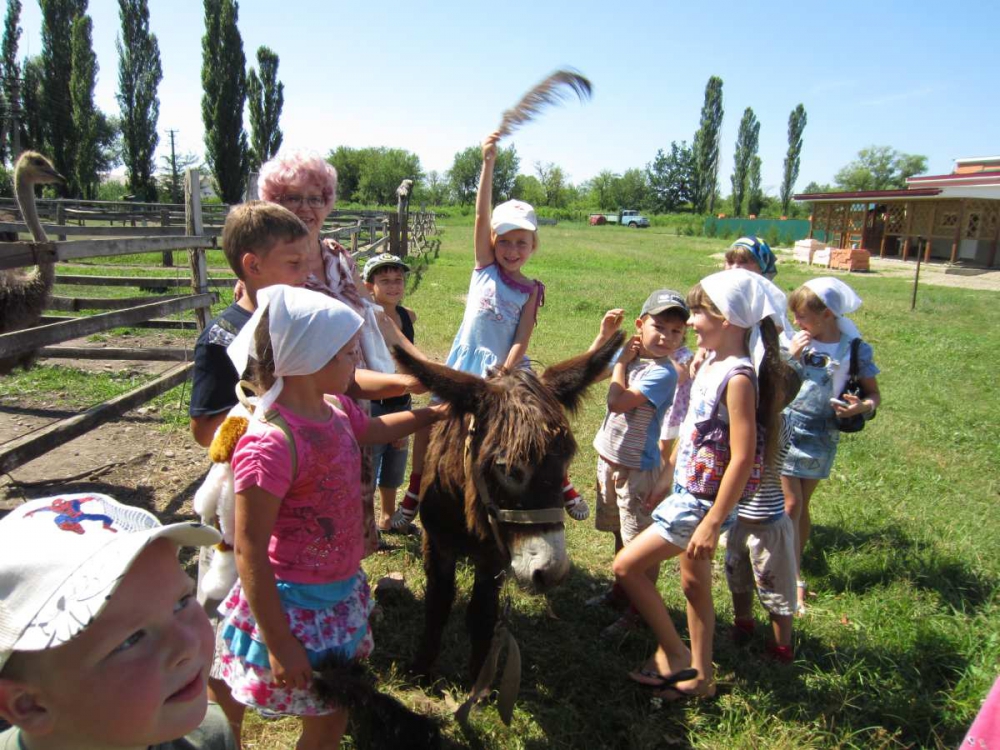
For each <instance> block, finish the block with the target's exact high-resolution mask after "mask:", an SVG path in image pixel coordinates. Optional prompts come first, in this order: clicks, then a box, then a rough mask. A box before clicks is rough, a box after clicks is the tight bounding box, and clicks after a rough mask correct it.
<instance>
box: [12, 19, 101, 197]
mask: <svg viewBox="0 0 1000 750" xmlns="http://www.w3.org/2000/svg"><path fill="white" fill-rule="evenodd" d="M39 5H40V6H41V9H42V54H41V60H42V89H41V100H40V102H38V103H39V104H40V105H41V122H42V125H43V128H44V133H45V143H46V146H47V148H48V150H49V156H50V157H51V158H52V163H53V164H54V165H55V168H56V169H57V170H59V172H61V173H62V174H63V175H65V176H66V178H67V180H68V181H69V183H70V184H69V185H65V186H63V185H60V186H57V187H56V190H57V192H58V193H59V194H60V195H64V196H65V195H67V194H68V192H69V191H70V190H72V187H73V183H74V181H75V179H74V174H75V154H76V146H77V143H76V130H75V128H74V126H73V106H72V101H73V99H72V96H71V93H70V78H71V76H72V70H73V63H72V37H73V21H74V20H75V19H76V18H77V17H78V16H81V15H83V14H84V13H85V12H86V11H87V0H39ZM25 108H26V109H27V103H25Z"/></svg>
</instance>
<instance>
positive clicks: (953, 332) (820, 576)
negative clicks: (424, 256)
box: [0, 218, 1000, 748]
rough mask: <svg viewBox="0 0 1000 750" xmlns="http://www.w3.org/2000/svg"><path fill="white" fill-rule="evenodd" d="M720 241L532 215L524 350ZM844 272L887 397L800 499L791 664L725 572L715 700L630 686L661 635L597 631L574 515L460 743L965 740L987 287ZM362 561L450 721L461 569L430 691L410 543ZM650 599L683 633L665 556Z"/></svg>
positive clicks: (983, 462) (988, 490)
mask: <svg viewBox="0 0 1000 750" xmlns="http://www.w3.org/2000/svg"><path fill="white" fill-rule="evenodd" d="M442 226H443V229H444V233H443V234H442V236H441V240H442V245H441V248H440V254H439V257H437V258H436V259H435V260H433V261H432V262H431V263H430V265H429V267H427V268H426V270H424V272H423V273H421V274H420V276H419V278H415V279H413V280H412V282H411V287H415V289H412V291H411V293H410V294H409V296H408V302H407V304H408V305H410V306H412V307H413V308H415V309H416V311H417V313H418V315H419V321H418V323H417V337H418V338H417V341H418V344H419V345H420V346H421V347H422V348H423V349H424V350H425V351H427V352H429V353H431V354H433V355H436V356H439V357H441V358H443V356H444V355H445V354H446V353H447V349H448V347H449V345H450V343H451V338H452V337H453V335H454V333H455V330H456V329H457V326H458V324H459V322H460V320H461V316H462V311H463V307H464V298H465V293H466V290H467V287H468V282H469V274H470V272H471V269H472V244H471V236H472V228H471V223H470V221H469V220H468V219H460V218H456V219H450V220H447V221H445V222H442ZM724 244H725V243H723V242H720V241H717V240H709V239H700V238H681V237H677V236H675V235H674V233H672V232H669V231H668V230H667V229H665V228H653V229H650V230H645V231H631V230H628V229H623V228H618V227H588V226H583V225H576V224H560V225H558V226H555V227H544V228H543V229H542V233H541V248H540V250H539V252H538V253H537V255H536V256H535V257H534V258H533V259H532V260H531V261H530V263H529V264H528V266H527V268H526V272H527V273H528V275H529V276H533V277H537V278H540V279H542V280H543V281H545V283H546V285H547V287H548V291H547V298H546V304H545V307H544V308H542V311H541V313H540V323H539V326H538V328H537V330H536V332H535V334H534V336H533V338H532V341H531V345H530V348H529V355H530V356H531V357H532V358H533V359H535V360H537V361H538V362H539V364H540V367H543V366H545V365H548V364H552V363H555V362H558V361H560V360H561V359H563V358H565V357H568V356H570V355H572V354H575V353H577V352H580V351H582V350H584V349H585V348H586V347H587V346H588V345H589V343H590V341H591V340H592V338H593V336H594V334H595V333H596V329H597V325H598V322H599V321H600V318H601V315H602V314H603V312H604V311H605V310H606V309H608V308H611V307H624V308H626V309H627V310H628V311H629V312H630V313H631V314H632V316H634V314H635V313H636V312H637V311H638V309H639V307H640V305H641V304H642V301H643V300H644V298H645V297H646V295H647V294H648V293H649V292H650V291H651V290H653V289H655V288H659V287H663V286H666V287H672V288H675V289H678V290H681V291H684V290H686V289H687V288H688V287H689V286H691V285H692V284H693V283H695V282H696V281H698V279H699V278H701V277H702V276H704V275H706V274H708V273H710V272H712V271H714V270H716V269H717V268H718V267H719V259H718V258H717V257H713V256H714V255H715V254H716V253H719V252H720V251H721V250H722V249H724ZM814 273H815V272H814V271H813V269H809V268H805V267H799V266H796V265H794V264H791V263H785V264H782V265H781V267H780V273H779V275H778V278H777V282H778V283H779V285H780V286H781V287H782V288H783V289H785V290H788V291H790V290H791V289H793V288H795V287H796V286H798V285H799V284H801V283H802V282H803V281H804V280H805V279H807V278H809V276H810V275H814ZM849 283H851V284H852V285H853V286H854V287H855V289H857V291H858V292H859V294H860V295H861V296H862V297H863V298H864V300H865V304H864V306H863V307H862V308H861V310H860V311H859V312H858V313H857V314H856V315H855V316H854V317H855V319H856V321H857V322H858V325H859V327H860V328H861V330H862V331H863V332H864V334H865V338H866V339H868V340H869V341H871V343H872V344H873V346H874V349H875V357H876V361H877V363H878V365H879V366H880V367H881V368H882V375H880V377H879V383H880V385H881V388H882V393H883V404H884V405H883V407H882V408H880V410H879V416H878V418H877V419H876V420H875V421H873V422H871V423H870V424H869V425H868V427H867V428H866V429H865V430H864V431H863V432H862V433H860V434H857V435H847V436H844V438H843V439H842V441H841V448H840V454H839V456H838V459H837V464H836V466H835V468H834V473H833V476H832V477H831V479H830V480H829V481H827V482H824V483H823V484H822V485H821V486H820V489H819V490H818V492H817V494H816V496H815V497H814V499H813V509H814V510H813V523H814V527H813V537H812V542H811V547H810V548H809V550H807V554H806V559H805V561H804V566H803V567H804V575H805V577H806V578H807V579H808V580H809V582H810V585H811V587H812V588H813V589H814V590H815V591H816V594H817V595H816V597H815V598H814V599H813V600H812V603H811V608H810V612H809V614H808V615H807V616H806V617H804V618H801V619H797V620H796V623H795V625H796V633H795V647H796V657H797V658H796V662H795V663H794V665H791V666H776V665H774V664H772V663H769V662H768V661H766V660H765V659H764V658H763V646H764V632H765V630H764V623H765V621H766V618H765V617H764V615H763V613H762V611H761V610H760V609H759V608H758V609H757V611H756V616H757V619H758V624H759V634H758V640H757V641H756V642H754V643H753V644H752V645H751V646H750V647H749V648H748V649H737V648H736V647H735V646H733V645H732V644H731V643H730V642H729V640H728V638H727V635H726V634H727V628H728V625H729V623H730V621H731V617H732V608H731V604H730V599H729V595H728V592H727V590H726V588H725V582H724V580H723V577H722V575H721V569H720V570H719V571H718V572H719V573H720V575H718V576H717V578H716V587H715V597H716V608H717V612H718V615H719V618H718V630H717V633H716V650H715V660H716V663H717V665H718V677H719V680H720V691H719V696H718V697H717V699H715V700H714V701H711V702H696V703H686V704H681V705H678V704H671V705H665V706H660V705H657V703H656V702H655V701H651V700H650V696H649V694H648V693H645V692H643V691H642V690H641V689H640V688H638V687H636V686H635V685H633V684H632V683H631V682H630V681H628V679H627V678H626V672H627V671H628V670H629V669H631V668H633V667H635V666H636V665H637V664H639V663H640V662H641V661H642V660H643V658H644V657H645V656H646V655H647V654H648V653H649V651H650V650H651V649H652V648H653V642H652V639H651V637H650V636H649V635H648V633H647V632H645V631H638V632H635V633H632V634H630V635H628V636H625V637H623V638H622V639H620V640H616V641H606V640H604V639H602V638H600V636H599V632H600V630H601V628H603V627H604V626H605V625H607V624H609V623H610V622H611V621H612V620H613V619H614V618H615V614H614V613H612V612H610V611H601V610H594V609H591V608H587V607H585V606H584V605H583V602H584V600H585V599H587V598H588V597H590V596H592V595H593V594H594V593H595V592H597V591H599V590H601V589H602V588H603V587H605V586H606V585H607V584H608V583H609V582H610V580H611V574H610V564H611V559H612V541H611V538H610V537H609V536H606V535H601V534H599V533H598V532H596V531H595V530H594V529H593V526H592V524H591V523H590V522H589V521H588V522H584V523H572V522H570V527H569V528H568V537H569V545H570V551H571V555H572V558H573V563H574V570H573V572H572V574H571V575H570V577H569V579H568V580H567V582H566V583H565V584H564V585H563V586H562V587H560V588H559V589H558V590H556V591H555V592H553V593H552V594H551V595H550V596H549V597H548V599H547V600H545V599H540V598H533V597H528V596H526V595H523V594H520V593H518V592H513V594H512V596H513V615H512V620H513V622H512V627H513V632H514V634H515V637H516V638H517V640H518V642H519V644H520V648H521V652H522V657H523V660H524V668H523V677H522V688H521V694H520V698H519V700H518V703H517V708H516V711H515V716H514V722H513V725H512V726H511V727H510V728H507V727H504V726H503V725H502V724H501V723H500V721H499V719H498V717H497V714H496V711H495V710H494V709H493V708H492V707H490V706H487V707H485V708H483V709H481V710H478V711H476V712H475V713H474V714H473V718H472V722H471V725H470V727H469V729H468V730H466V731H464V732H463V731H462V730H461V729H460V728H459V727H458V726H457V725H456V724H454V723H453V722H450V721H449V722H447V723H446V725H445V727H446V732H447V734H448V736H449V737H450V738H451V739H452V740H454V741H455V742H456V743H457V744H459V745H469V746H472V747H482V748H543V747H556V748H578V747H579V748H604V747H616V748H659V747H699V748H701V747H704V748H731V747H748V748H751V747H752V748H757V747H761V748H763V747H766V748H775V747H786V748H828V747H858V748H862V747H863V748H869V747H876V748H879V747H885V748H890V747H891V748H895V747H941V748H944V747H955V746H956V745H957V744H958V742H959V741H960V740H961V737H962V735H963V733H964V731H965V728H966V727H967V726H968V724H969V722H970V721H971V720H972V718H973V716H974V715H975V713H976V711H977V710H978V707H979V703H980V701H981V700H982V698H983V697H984V696H985V693H986V691H987V690H988V688H989V685H990V684H991V683H992V681H993V679H994V677H995V676H996V674H997V672H998V658H1000V626H998V615H1000V612H998V600H997V582H998V574H1000V510H998V503H997V501H998V499H1000V498H998V493H1000V480H998V477H1000V474H998V473H997V470H996V467H997V466H998V464H1000V421H998V419H997V414H998V413H1000V410H998V405H1000V397H998V395H997V388H996V362H997V352H998V351H1000V309H998V305H997V302H998V298H997V295H996V294H995V293H988V292H974V291H966V290H959V289H946V288H941V287H931V286H923V287H921V289H920V298H919V302H918V307H917V310H916V311H914V312H911V311H910V309H909V307H910V294H911V286H910V284H909V283H906V282H904V281H900V280H894V279H881V278H879V276H878V275H877V274H870V275H854V276H852V277H851V278H850V279H849ZM627 317H628V316H627ZM991 363H993V364H991ZM43 372H44V369H43V370H41V371H39V373H43ZM42 377H43V376H42V375H41V374H38V375H30V376H22V377H21V378H18V379H17V381H16V383H17V384H16V385H15V382H11V383H10V386H9V387H10V388H11V390H8V391H7V392H8V393H16V392H21V393H25V392H29V393H30V391H31V390H32V381H33V380H35V379H36V378H37V379H38V382H41V378H42ZM3 386H6V383H5V384H3ZM3 386H0V395H3V392H4V387H3ZM605 387H606V384H598V385H597V386H595V387H594V388H593V390H592V391H591V393H590V394H589V397H588V399H587V401H586V403H585V405H584V407H583V408H582V409H581V410H580V412H579V413H578V414H577V415H576V417H575V418H574V426H575V430H576V436H577V440H578V442H579V444H580V452H579V454H578V456H577V459H576V461H575V463H574V465H573V467H572V476H573V478H574V480H575V483H576V485H577V486H578V487H580V488H581V489H586V490H587V495H588V496H589V497H591V498H592V495H593V493H592V491H591V490H590V487H591V486H592V485H593V477H594V474H595V463H596V458H595V454H594V451H593V449H592V448H591V447H590V442H591V440H592V437H593V434H594V432H595V431H596V429H597V427H598V425H599V423H600V420H601V417H602V416H603V400H604V398H603V397H604V392H605ZM178 421H180V420H178ZM364 565H365V568H366V570H367V572H368V574H369V576H370V577H371V579H372V580H373V581H374V580H376V579H377V578H378V577H379V576H380V575H383V574H385V573H387V572H389V571H401V572H403V573H404V575H405V576H406V581H407V586H408V589H409V592H408V594H406V595H404V596H403V597H401V598H400V599H398V600H394V601H392V602H388V603H387V604H386V606H385V613H384V618H383V619H382V620H381V621H379V622H378V623H377V624H376V625H375V641H376V652H375V654H374V655H373V659H372V662H373V666H374V668H375V670H376V671H377V672H378V674H379V675H380V676H381V678H382V679H383V681H384V685H386V686H388V687H390V688H391V689H392V691H393V692H394V694H396V695H397V696H398V697H400V698H401V699H402V700H404V701H406V702H407V703H409V704H410V705H413V706H416V707H418V708H419V710H422V711H430V712H435V713H439V714H441V715H442V716H447V715H448V713H449V705H450V703H451V701H452V699H454V700H456V701H458V702H461V700H462V698H463V697H464V696H463V693H464V691H465V690H466V689H467V688H468V687H469V685H468V681H467V678H466V676H465V674H464V664H465V661H466V658H467V654H468V643H467V639H466V638H465V634H464V629H463V627H462V620H463V615H464V607H465V602H466V597H467V595H468V591H469V587H470V584H471V571H470V570H468V569H465V568H460V573H459V581H460V594H459V600H458V603H457V605H456V608H455V610H454V612H453V616H452V621H451V623H450V625H449V628H448V630H447V631H446V633H445V636H444V653H443V655H442V659H441V662H440V665H439V666H440V669H441V673H442V675H443V677H442V680H441V681H440V682H439V683H438V684H437V685H436V687H435V688H434V689H433V690H422V689H419V688H417V687H416V686H414V685H412V684H411V683H409V682H408V681H407V679H406V678H405V675H404V673H403V671H402V668H403V665H404V664H405V662H406V660H407V659H408V658H409V657H410V656H411V655H412V653H413V651H414V650H415V645H416V638H417V635H418V633H419V630H420V627H421V623H422V596H423V574H422V571H421V567H420V559H419V549H418V548H417V546H416V545H415V544H414V543H412V542H410V543H408V544H407V546H403V547H400V548H399V549H397V550H396V551H393V552H391V553H389V554H382V555H377V556H375V557H373V558H370V559H368V560H366V561H365V563H364ZM661 590H662V591H663V593H664V596H665V598H666V600H667V603H668V605H669V606H670V607H671V611H672V612H673V614H674V616H675V619H676V622H677V623H678V625H679V626H680V628H681V632H682V633H683V632H685V630H686V626H685V625H684V608H683V596H682V594H681V593H680V588H679V584H678V576H677V570H676V565H668V566H666V569H665V571H664V573H663V574H662V575H661ZM295 734H296V725H295V723H294V721H291V720H282V721H264V720H261V719H258V718H250V719H249V720H248V725H247V729H246V732H245V737H246V743H247V744H246V746H247V747H258V748H271V747H279V746H287V745H289V744H291V743H292V742H293V738H294V736H295ZM348 742H349V741H348Z"/></svg>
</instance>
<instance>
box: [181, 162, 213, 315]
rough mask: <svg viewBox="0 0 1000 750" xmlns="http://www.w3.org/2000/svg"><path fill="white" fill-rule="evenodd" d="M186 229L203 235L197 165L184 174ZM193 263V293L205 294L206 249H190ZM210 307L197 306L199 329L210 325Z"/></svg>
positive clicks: (199, 177)
mask: <svg viewBox="0 0 1000 750" xmlns="http://www.w3.org/2000/svg"><path fill="white" fill-rule="evenodd" d="M184 229H185V232H186V233H187V235H188V236H189V237H198V236H200V235H202V234H203V233H204V232H203V228H202V219H201V173H200V172H199V171H198V169H197V167H191V168H189V169H188V170H187V172H186V173H185V175H184ZM188 259H189V261H190V263H191V293H192V294H204V293H206V292H207V291H208V267H207V264H206V262H205V251H204V250H203V249H201V248H198V249H196V250H188ZM209 312H210V308H207V307H199V308H196V309H195V311H194V314H195V316H196V318H197V321H198V330H199V331H203V330H205V326H207V325H208V320H209Z"/></svg>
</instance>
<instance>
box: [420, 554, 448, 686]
mask: <svg viewBox="0 0 1000 750" xmlns="http://www.w3.org/2000/svg"><path fill="white" fill-rule="evenodd" d="M424 573H425V574H426V576H427V591H426V592H425V593H424V632H423V634H422V635H421V636H420V646H419V647H418V648H417V655H416V656H415V657H414V659H413V662H412V663H411V665H410V671H411V672H413V673H415V674H418V675H424V676H427V675H428V674H429V673H430V669H431V667H432V666H433V665H434V662H435V661H437V657H438V654H439V653H440V652H441V636H442V633H443V632H444V626H445V625H446V624H447V622H448V616H449V615H450V614H451V605H452V603H453V602H454V601H455V554H454V553H453V552H445V551H443V550H441V549H440V548H439V547H438V545H437V544H435V543H434V540H433V539H428V540H427V541H426V543H425V547H424Z"/></svg>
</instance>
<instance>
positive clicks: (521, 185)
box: [511, 174, 545, 206]
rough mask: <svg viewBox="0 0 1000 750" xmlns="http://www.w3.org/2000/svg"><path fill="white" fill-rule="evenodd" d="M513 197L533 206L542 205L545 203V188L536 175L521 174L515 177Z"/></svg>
mask: <svg viewBox="0 0 1000 750" xmlns="http://www.w3.org/2000/svg"><path fill="white" fill-rule="evenodd" d="M511 198H517V199H518V200H520V201H524V202H525V203H530V204H531V205H532V206H541V205H543V204H544V203H545V188H543V187H542V183H540V182H539V181H538V178H537V177H535V176H534V175H530V174H519V175H517V177H516V178H515V179H514V190H513V192H512V194H511Z"/></svg>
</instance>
